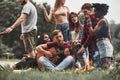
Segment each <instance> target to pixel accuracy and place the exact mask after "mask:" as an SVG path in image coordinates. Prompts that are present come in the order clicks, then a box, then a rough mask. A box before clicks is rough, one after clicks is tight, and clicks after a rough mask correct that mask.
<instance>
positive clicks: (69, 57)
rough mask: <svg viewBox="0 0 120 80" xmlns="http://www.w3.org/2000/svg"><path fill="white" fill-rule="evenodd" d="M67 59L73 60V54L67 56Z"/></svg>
mask: <svg viewBox="0 0 120 80" xmlns="http://www.w3.org/2000/svg"><path fill="white" fill-rule="evenodd" d="M67 60H69V61H71V62H74V60H75V59H74V58H73V56H67Z"/></svg>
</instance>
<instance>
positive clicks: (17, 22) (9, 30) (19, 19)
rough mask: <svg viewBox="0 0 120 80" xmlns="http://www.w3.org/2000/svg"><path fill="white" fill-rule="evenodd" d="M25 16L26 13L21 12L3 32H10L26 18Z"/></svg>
mask: <svg viewBox="0 0 120 80" xmlns="http://www.w3.org/2000/svg"><path fill="white" fill-rule="evenodd" d="M26 17H27V14H25V13H23V14H21V16H20V17H19V18H18V19H17V20H16V22H15V23H14V24H13V25H12V26H10V27H8V28H7V29H6V30H5V32H6V33H10V32H11V31H12V30H13V29H14V28H16V27H18V26H19V25H20V24H21V23H22V22H23V21H24V20H25V19H26Z"/></svg>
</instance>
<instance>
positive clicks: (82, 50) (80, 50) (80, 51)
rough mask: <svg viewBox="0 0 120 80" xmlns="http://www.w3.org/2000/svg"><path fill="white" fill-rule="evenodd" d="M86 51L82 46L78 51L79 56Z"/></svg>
mask: <svg viewBox="0 0 120 80" xmlns="http://www.w3.org/2000/svg"><path fill="white" fill-rule="evenodd" d="M84 50H85V48H84V47H83V46H82V47H81V48H80V49H79V50H78V52H77V53H78V54H80V53H82V52H84Z"/></svg>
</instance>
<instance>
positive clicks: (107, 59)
mask: <svg viewBox="0 0 120 80" xmlns="http://www.w3.org/2000/svg"><path fill="white" fill-rule="evenodd" d="M93 8H94V15H95V16H96V17H97V18H98V19H99V21H98V23H97V25H96V26H95V28H94V29H93V28H92V27H91V26H90V28H89V32H90V33H91V35H95V37H96V44H97V47H98V49H99V52H100V61H101V67H102V68H107V69H108V68H110V65H111V59H112V56H113V46H112V44H111V34H110V27H109V26H108V21H107V19H106V18H105V17H104V16H105V15H106V14H107V13H108V8H109V6H108V5H107V4H100V3H95V4H93Z"/></svg>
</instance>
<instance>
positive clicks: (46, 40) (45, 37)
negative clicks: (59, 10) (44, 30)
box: [43, 34, 50, 42]
mask: <svg viewBox="0 0 120 80" xmlns="http://www.w3.org/2000/svg"><path fill="white" fill-rule="evenodd" d="M43 40H44V41H45V42H49V41H50V37H49V35H47V34H45V35H44V39H43Z"/></svg>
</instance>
